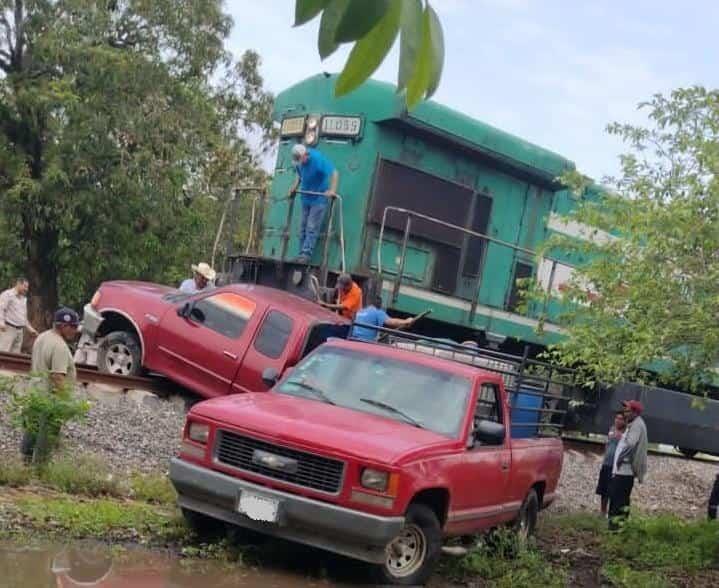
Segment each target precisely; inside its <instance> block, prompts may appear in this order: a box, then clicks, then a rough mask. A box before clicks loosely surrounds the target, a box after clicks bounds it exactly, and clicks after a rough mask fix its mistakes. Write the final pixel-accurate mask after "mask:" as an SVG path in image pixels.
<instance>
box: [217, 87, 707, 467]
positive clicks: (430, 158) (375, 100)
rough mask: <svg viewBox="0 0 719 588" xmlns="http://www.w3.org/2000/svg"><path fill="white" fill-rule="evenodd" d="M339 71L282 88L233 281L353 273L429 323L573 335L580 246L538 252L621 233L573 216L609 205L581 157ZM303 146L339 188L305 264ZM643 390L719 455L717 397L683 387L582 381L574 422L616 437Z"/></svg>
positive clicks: (512, 350)
mask: <svg viewBox="0 0 719 588" xmlns="http://www.w3.org/2000/svg"><path fill="white" fill-rule="evenodd" d="M335 81H336V76H335V75H331V74H327V73H321V74H318V75H314V76H312V77H310V78H307V79H305V80H303V81H300V82H299V83H297V84H295V85H293V86H291V87H290V88H288V89H286V90H284V91H283V92H281V93H279V94H278V95H277V97H276V100H275V105H274V118H275V120H276V122H277V124H278V125H279V145H278V148H277V156H276V160H275V166H274V171H273V173H272V181H271V184H270V186H269V189H268V190H267V191H265V192H263V191H258V190H257V189H256V188H255V187H250V188H248V189H239V190H238V192H237V198H236V200H237V201H238V202H239V201H241V200H242V199H248V200H250V201H251V206H252V215H251V219H252V220H251V222H252V225H253V229H252V231H251V232H252V234H253V235H255V238H253V239H252V241H253V245H254V247H253V248H250V247H246V248H245V249H244V250H241V251H240V250H235V249H234V248H233V247H234V245H233V244H232V242H231V241H230V243H228V253H227V257H226V259H225V262H224V268H223V270H224V272H223V273H224V275H225V276H226V277H227V279H228V280H230V281H237V282H252V283H258V284H263V285H269V286H273V287H276V288H281V289H284V290H287V291H290V292H294V293H296V294H298V295H300V296H304V297H308V298H311V297H313V296H314V295H315V294H314V292H313V289H312V287H311V284H312V282H313V281H315V280H316V281H318V282H319V283H320V284H321V286H323V287H326V288H331V287H333V286H334V283H335V281H336V279H337V277H338V275H339V274H340V273H342V272H347V273H350V274H351V275H352V276H353V277H354V279H355V281H356V282H357V283H358V284H359V285H360V286H361V287H362V289H363V291H364V294H365V296H366V297H373V296H377V295H379V296H381V297H382V300H383V302H384V305H385V307H386V308H387V309H388V310H389V312H390V313H393V314H395V315H397V316H408V315H415V314H418V313H421V312H423V311H426V310H428V309H431V311H432V312H431V315H429V316H428V317H427V318H425V319H423V320H422V321H421V322H418V323H417V325H416V329H415V331H417V332H418V333H419V334H423V335H427V336H429V337H435V338H437V337H439V338H446V339H450V340H454V341H473V342H474V343H475V344H477V345H478V346H480V347H483V348H488V349H492V350H495V351H497V352H501V353H508V354H516V355H518V356H524V357H528V356H529V357H536V356H537V355H538V354H539V353H541V351H542V350H544V349H546V347H547V346H548V345H551V344H552V343H556V342H558V341H560V340H561V339H562V337H563V336H564V332H563V329H562V326H561V325H560V324H559V320H558V319H559V313H560V306H559V296H558V294H559V293H560V292H561V290H562V288H563V286H564V284H566V283H567V282H568V281H569V280H570V279H571V277H572V275H573V273H574V272H575V271H576V268H577V267H578V266H580V265H581V264H582V263H583V262H584V260H583V259H582V258H581V255H580V254H577V253H576V252H573V251H562V250H556V249H553V250H552V256H551V257H549V256H547V255H543V256H540V255H538V254H537V252H538V251H539V250H540V249H541V247H542V244H543V243H545V242H546V241H547V240H548V239H549V238H550V237H551V236H552V235H555V234H560V235H564V236H568V237H571V238H573V239H611V238H613V237H612V235H610V234H608V233H605V232H603V231H600V230H597V229H595V228H593V227H589V226H586V225H582V224H580V223H577V222H574V221H567V215H568V214H569V213H571V211H572V210H574V209H575V208H576V207H577V206H578V205H579V203H580V199H590V200H594V201H601V198H602V195H603V189H602V187H601V186H599V185H596V184H591V185H590V186H589V187H588V188H587V189H586V190H585V191H584V193H583V194H582V195H581V196H577V195H576V194H574V193H573V192H571V191H570V190H568V189H567V188H566V186H564V185H563V184H562V183H561V182H560V181H559V178H560V177H561V176H562V175H563V174H565V173H566V172H571V171H574V170H575V169H576V166H575V164H574V162H572V161H571V160H569V159H567V158H565V157H563V156H561V155H559V154H556V153H554V152H552V151H550V150H547V149H544V148H542V147H540V146H538V145H534V144H532V143H530V142H528V141H526V140H524V139H522V138H520V137H517V136H514V135H512V134H510V133H507V132H505V131H502V130H500V129H497V128H495V127H493V126H491V125H488V124H486V123H483V122H481V121H478V120H475V119H473V118H471V117H469V116H467V115H465V114H462V113H460V112H457V111H455V110H452V109H450V108H448V107H446V106H443V105H441V104H438V103H436V102H433V101H425V102H422V103H420V104H419V105H418V106H417V107H416V108H415V109H413V110H412V111H407V109H406V107H405V104H404V101H403V99H402V96H401V95H398V94H397V92H396V89H395V87H394V86H392V85H391V84H387V83H382V82H379V81H375V80H369V81H367V82H366V83H364V84H363V85H362V86H360V87H359V88H358V89H357V90H355V91H354V92H352V93H351V94H349V95H347V96H344V97H341V98H337V97H336V96H335V94H334V85H335ZM297 143H302V144H304V145H306V146H308V147H314V148H317V149H319V150H320V151H321V152H322V153H323V154H324V155H326V156H327V157H328V158H329V159H330V160H331V161H332V162H333V163H334V165H335V167H336V169H337V170H338V172H339V189H338V197H337V198H334V199H332V200H331V202H330V208H329V213H328V215H327V216H328V218H327V220H326V223H325V227H324V229H323V230H322V233H321V235H320V239H319V241H318V246H317V247H316V249H315V251H314V254H313V256H312V258H311V259H309V260H307V261H305V260H298V259H297V254H298V253H299V242H298V240H299V223H300V214H299V205H298V204H296V200H297V199H296V198H293V197H291V196H289V195H288V192H289V189H290V187H291V185H292V183H293V182H294V179H295V177H296V174H295V169H294V166H293V164H292V157H291V150H292V147H293V145H295V144H297ZM528 278H533V279H534V280H535V281H536V282H537V283H538V284H539V285H540V286H541V287H542V288H543V289H544V291H545V292H546V293H547V297H546V302H545V303H544V304H542V305H537V304H531V305H522V304H521V296H520V290H519V288H520V286H519V284H520V283H521V280H523V279H528ZM540 321H541V324H542V328H539V326H540ZM578 389H581V387H580V388H578ZM677 395H679V396H677ZM630 397H631V398H638V399H642V400H645V401H646V405H647V413H646V420H647V422H648V426H649V428H650V431H651V433H652V441H654V442H658V443H666V444H670V445H674V446H676V447H678V448H680V450H682V452H684V453H685V454H686V455H693V454H694V453H696V452H697V451H702V452H706V453H713V454H719V434H717V433H719V402H718V401H715V400H712V399H709V400H706V401H705V403H704V408H703V410H702V411H701V412H699V411H697V410H696V409H695V408H694V403H693V399H692V398H691V397H689V395H687V394H683V393H681V392H677V391H673V390H664V389H660V388H648V387H641V386H637V385H629V384H627V385H624V386H619V387H613V388H608V389H604V388H603V389H602V390H601V392H599V391H596V390H593V391H591V392H587V391H584V392H581V393H579V397H577V398H576V399H575V402H574V403H573V404H572V405H573V406H575V407H577V408H576V410H575V411H574V417H575V418H573V419H570V421H569V423H570V425H571V426H572V427H573V428H574V429H576V430H579V431H582V432H584V433H600V434H601V433H606V431H607V430H608V428H609V426H610V422H611V414H612V411H613V410H614V409H615V408H616V406H617V403H618V401H619V400H620V399H626V398H630ZM677 399H679V400H677ZM670 407H671V409H670ZM668 410H670V414H667V411H668ZM688 424H689V425H690V429H691V434H688V429H687V425H688ZM692 426H693V428H692Z"/></svg>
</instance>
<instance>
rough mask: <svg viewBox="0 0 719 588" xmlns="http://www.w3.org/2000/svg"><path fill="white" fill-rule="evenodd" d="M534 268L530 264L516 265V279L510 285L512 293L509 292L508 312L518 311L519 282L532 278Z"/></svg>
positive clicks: (519, 262)
mask: <svg viewBox="0 0 719 588" xmlns="http://www.w3.org/2000/svg"><path fill="white" fill-rule="evenodd" d="M533 270H534V268H533V267H532V266H531V265H530V264H528V263H524V262H521V261H518V262H517V263H516V265H515V266H514V278H513V279H512V283H511V285H510V288H511V289H510V291H509V298H508V300H507V310H512V311H516V310H517V306H519V302H520V300H519V291H520V287H519V284H517V281H518V280H523V279H526V278H531V277H532V273H533Z"/></svg>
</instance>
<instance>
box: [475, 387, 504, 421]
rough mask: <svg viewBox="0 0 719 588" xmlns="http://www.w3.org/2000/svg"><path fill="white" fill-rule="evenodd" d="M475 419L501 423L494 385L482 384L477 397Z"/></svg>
mask: <svg viewBox="0 0 719 588" xmlns="http://www.w3.org/2000/svg"><path fill="white" fill-rule="evenodd" d="M474 417H475V418H476V419H482V420H485V421H494V422H495V423H501V422H502V411H501V410H500V406H499V390H497V386H495V385H494V384H482V385H481V387H480V389H479V396H478V397H477V408H476V410H475V413H474Z"/></svg>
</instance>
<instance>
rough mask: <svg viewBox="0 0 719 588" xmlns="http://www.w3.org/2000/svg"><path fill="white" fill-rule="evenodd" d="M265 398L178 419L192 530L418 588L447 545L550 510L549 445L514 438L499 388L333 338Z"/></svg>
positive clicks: (177, 479)
mask: <svg viewBox="0 0 719 588" xmlns="http://www.w3.org/2000/svg"><path fill="white" fill-rule="evenodd" d="M264 377H265V379H266V380H268V384H270V383H272V382H273V381H275V380H276V381H277V383H276V384H275V385H274V386H273V387H272V389H271V390H270V391H269V392H262V393H248V394H236V395H231V396H227V397H224V398H216V399H212V400H208V401H205V402H201V403H199V404H197V405H195V406H194V407H193V408H192V410H191V411H190V412H189V413H188V416H187V421H186V424H185V428H184V433H183V440H182V446H181V450H180V454H179V456H178V457H177V458H175V459H173V460H172V462H171V467H170V478H171V480H172V483H173V484H174V486H175V488H176V490H177V492H178V496H179V498H178V500H179V505H180V506H181V508H182V510H183V513H184V514H185V517H186V519H187V520H188V522H189V523H190V524H191V525H192V526H194V527H195V528H196V529H197V530H199V531H201V530H203V529H207V528H208V527H210V526H212V524H213V523H217V522H218V521H221V522H223V523H224V524H229V525H230V526H232V527H234V528H237V527H240V528H245V529H250V530H252V531H259V532H261V533H265V534H269V535H274V536H278V537H282V538H285V539H289V540H293V541H298V542H300V543H305V544H308V545H313V546H316V547H320V548H323V549H326V550H329V551H333V552H336V553H339V554H343V555H346V556H350V557H353V558H356V559H359V560H363V561H366V562H369V563H371V564H373V566H374V570H375V571H376V572H377V573H378V575H379V576H380V578H378V580H379V581H380V582H381V583H393V584H401V585H411V584H421V583H423V582H425V581H426V580H427V578H428V577H429V576H430V574H431V572H432V569H433V566H434V565H435V563H436V562H437V559H438V558H439V555H440V551H441V543H442V540H443V538H444V537H448V536H460V535H469V534H474V533H477V532H479V531H483V530H488V529H491V528H494V527H497V526H499V525H502V524H507V523H512V522H514V523H515V524H516V525H517V528H518V529H519V531H520V532H521V533H523V534H525V535H527V534H529V533H531V532H532V531H533V530H534V527H535V524H536V521H537V513H538V511H539V510H540V509H542V508H544V507H546V506H548V505H549V504H550V503H551V502H552V501H553V500H554V498H555V492H556V488H557V482H558V480H559V475H560V472H561V468H562V443H561V440H560V439H559V438H525V439H512V438H511V437H510V433H509V431H510V422H509V421H510V410H509V405H508V402H507V397H506V396H505V390H504V383H503V380H502V378H501V377H500V375H498V374H496V373H493V372H491V371H488V370H485V369H480V368H477V367H475V366H472V365H466V364H464V363H460V362H458V361H453V360H450V359H443V358H438V357H433V356H428V355H425V354H423V353H418V352H416V351H407V350H403V349H398V348H397V347H392V346H390V345H382V344H376V343H363V342H359V341H352V340H340V339H331V340H329V341H328V342H326V343H324V344H323V345H321V346H320V347H318V348H317V349H315V350H314V351H313V352H312V353H311V354H310V355H309V356H307V357H306V358H305V359H304V360H302V361H301V362H300V363H299V364H298V365H297V366H295V367H294V368H293V369H292V370H288V372H287V373H285V375H284V376H283V377H282V378H279V376H278V374H277V372H276V371H274V370H272V369H268V370H266V371H265V372H264Z"/></svg>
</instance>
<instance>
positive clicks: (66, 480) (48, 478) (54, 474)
mask: <svg viewBox="0 0 719 588" xmlns="http://www.w3.org/2000/svg"><path fill="white" fill-rule="evenodd" d="M40 479H41V480H42V481H43V482H44V483H45V484H47V485H48V486H50V487H52V488H55V489H56V490H59V491H61V492H66V493H68V494H83V495H85V496H118V497H119V496H122V495H123V491H122V488H121V486H120V484H119V482H118V481H117V479H116V478H115V477H114V476H113V475H112V474H111V473H110V470H109V469H108V468H107V466H106V465H104V464H103V463H102V462H101V461H99V460H98V459H97V458H95V457H92V456H80V457H74V458H71V457H69V456H63V457H60V458H57V459H54V460H53V461H51V462H50V463H48V464H47V465H46V466H45V467H43V468H42V470H41V472H40Z"/></svg>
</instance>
